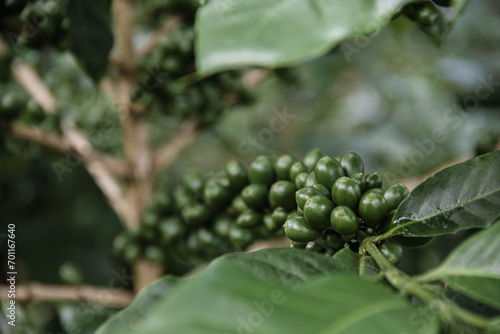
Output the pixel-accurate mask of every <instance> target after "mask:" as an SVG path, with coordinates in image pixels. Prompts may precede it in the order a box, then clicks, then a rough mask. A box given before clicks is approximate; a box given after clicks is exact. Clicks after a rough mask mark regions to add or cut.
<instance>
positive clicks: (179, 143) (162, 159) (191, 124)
mask: <svg viewBox="0 0 500 334" xmlns="http://www.w3.org/2000/svg"><path fill="white" fill-rule="evenodd" d="M199 130H200V121H199V119H198V118H196V117H192V118H189V119H187V120H186V121H185V122H184V123H183V124H182V126H181V127H180V129H179V131H178V132H177V133H175V134H174V135H173V136H172V139H171V140H170V141H167V142H166V143H164V144H162V145H160V147H158V149H156V151H155V152H154V161H155V168H154V170H155V172H156V173H158V172H159V171H160V170H162V169H163V168H165V167H167V166H168V165H170V164H171V163H172V162H173V161H174V159H175V158H176V157H177V156H178V155H179V154H180V153H181V152H182V150H184V148H186V147H187V146H188V145H189V144H190V143H191V142H192V141H193V140H194V139H195V138H196V137H197V136H198V134H199V133H200V131H199Z"/></svg>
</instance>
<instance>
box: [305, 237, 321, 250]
mask: <svg viewBox="0 0 500 334" xmlns="http://www.w3.org/2000/svg"><path fill="white" fill-rule="evenodd" d="M305 249H306V250H308V251H312V252H315V253H319V252H321V251H322V250H323V247H321V245H320V244H319V243H318V241H316V240H314V241H309V242H308V243H307V245H306V248H305Z"/></svg>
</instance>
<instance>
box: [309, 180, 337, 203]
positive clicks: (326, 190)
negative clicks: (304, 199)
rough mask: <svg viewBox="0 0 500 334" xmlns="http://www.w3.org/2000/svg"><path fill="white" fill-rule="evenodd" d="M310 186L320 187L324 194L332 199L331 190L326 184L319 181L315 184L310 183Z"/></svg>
mask: <svg viewBox="0 0 500 334" xmlns="http://www.w3.org/2000/svg"><path fill="white" fill-rule="evenodd" d="M309 187H311V188H316V189H318V190H319V191H321V193H322V194H323V195H325V197H328V199H332V193H331V191H330V190H329V189H328V188H327V187H325V186H324V185H322V184H319V183H315V184H312V185H310V186H309Z"/></svg>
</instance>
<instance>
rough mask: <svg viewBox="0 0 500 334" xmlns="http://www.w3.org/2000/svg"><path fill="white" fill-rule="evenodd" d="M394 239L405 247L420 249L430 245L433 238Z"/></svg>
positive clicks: (399, 237)
mask: <svg viewBox="0 0 500 334" xmlns="http://www.w3.org/2000/svg"><path fill="white" fill-rule="evenodd" d="M394 239H395V240H396V241H397V242H398V243H399V244H400V245H401V246H404V247H420V246H423V245H426V244H427V243H429V242H430V241H431V240H432V239H433V237H404V236H400V235H398V236H396V237H394Z"/></svg>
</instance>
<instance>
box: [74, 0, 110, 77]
mask: <svg viewBox="0 0 500 334" xmlns="http://www.w3.org/2000/svg"><path fill="white" fill-rule="evenodd" d="M66 9H67V12H68V16H69V19H70V23H71V25H70V28H69V32H68V34H69V43H70V45H69V48H70V50H71V52H72V53H73V54H74V55H75V57H76V58H77V59H78V60H79V62H80V63H81V64H82V66H83V68H84V69H85V71H86V72H87V73H88V74H89V76H90V77H91V78H92V79H94V80H96V81H97V80H98V79H99V78H100V77H101V76H102V74H103V73H104V70H105V68H106V65H107V64H108V55H109V52H110V50H111V47H112V46H113V34H112V32H111V1H110V0H104V1H103V0H72V1H68V2H67V4H66Z"/></svg>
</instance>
